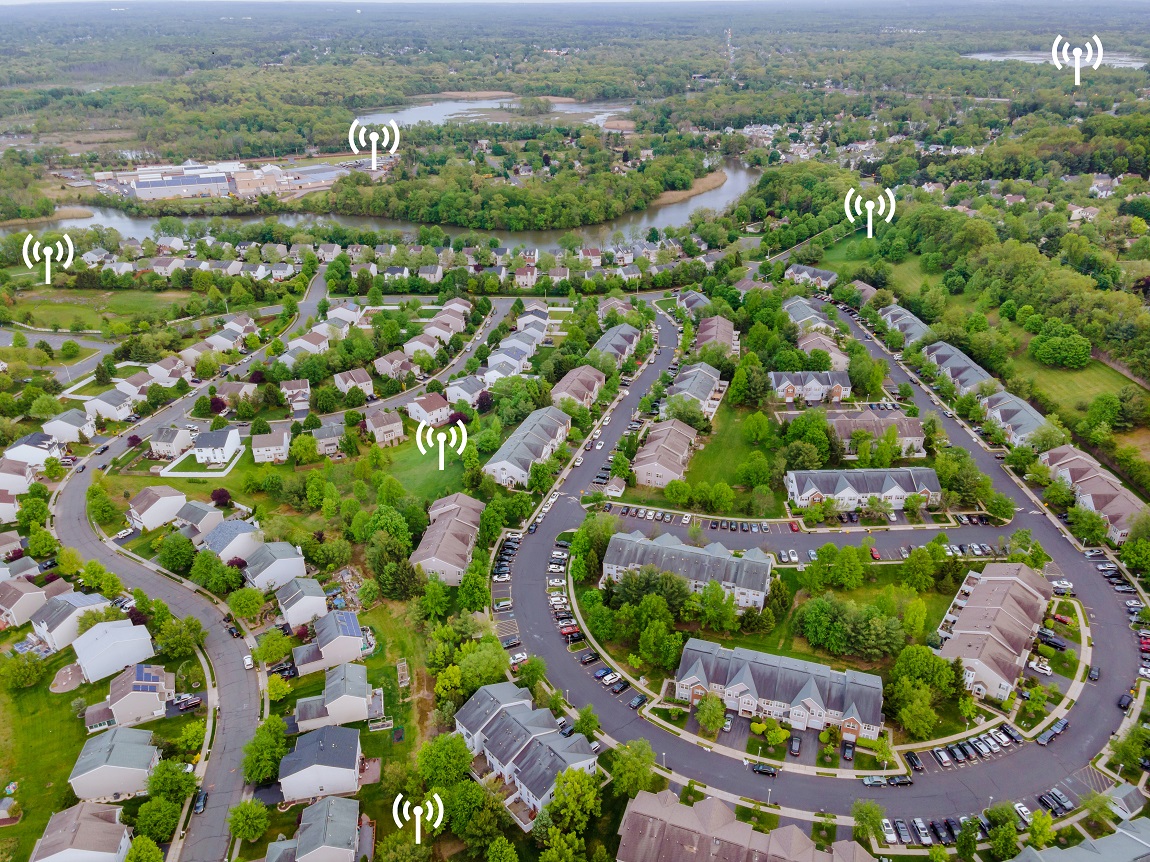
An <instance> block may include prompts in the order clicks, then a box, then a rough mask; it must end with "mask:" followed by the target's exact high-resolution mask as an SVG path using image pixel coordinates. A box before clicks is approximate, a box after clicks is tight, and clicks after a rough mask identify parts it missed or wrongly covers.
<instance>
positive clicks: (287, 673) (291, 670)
mask: <svg viewBox="0 0 1150 862" xmlns="http://www.w3.org/2000/svg"><path fill="white" fill-rule="evenodd" d="M276 673H278V674H279V677H280V679H293V678H295V677H297V676H299V671H298V670H296V669H295V667H285V668H284V669H283V670H281V671H276Z"/></svg>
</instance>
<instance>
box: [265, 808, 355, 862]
mask: <svg viewBox="0 0 1150 862" xmlns="http://www.w3.org/2000/svg"><path fill="white" fill-rule="evenodd" d="M359 830H360V819H359V801H358V800H356V799H344V798H343V797H340V796H329V797H327V798H326V799H320V800H319V801H317V802H313V803H312V804H311V805H309V806H308V807H307V808H305V809H304V810H303V814H301V815H300V823H299V829H297V830H296V833H295V837H294V838H292V839H290V840H286V841H272V842H271V843H269V844H268V849H267V853H266V854H265V855H264V860H265V862H355V860H356V858H357V856H358V854H359V852H360V851H359V842H360V832H359Z"/></svg>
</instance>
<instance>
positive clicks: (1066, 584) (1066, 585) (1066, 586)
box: [1050, 578, 1074, 590]
mask: <svg viewBox="0 0 1150 862" xmlns="http://www.w3.org/2000/svg"><path fill="white" fill-rule="evenodd" d="M1050 586H1052V587H1054V589H1056V590H1072V589H1074V584H1072V583H1070V581H1068V580H1066V578H1060V579H1059V580H1057V581H1051V582H1050Z"/></svg>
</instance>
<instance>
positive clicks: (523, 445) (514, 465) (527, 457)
mask: <svg viewBox="0 0 1150 862" xmlns="http://www.w3.org/2000/svg"><path fill="white" fill-rule="evenodd" d="M570 430H571V417H570V416H568V415H567V414H566V413H564V412H563V411H562V410H560V409H559V408H557V407H543V408H540V409H539V410H536V411H534V412H532V413H531V414H530V415H528V417H527V418H526V419H524V420H523V423H522V424H521V425H520V426H519V427H518V428H516V429H515V430H514V431H513V432H512V433H511V436H510V437H508V438H507V439H506V440H505V441H504V442H503V445H502V446H500V447H499V450H498V451H497V452H496V453H495V454H494V455H492V456H491V460H490V461H488V462H487V463H486V464H485V465H484V466H483V472H484V473H486V474H487V475H489V476H491V477H492V478H493V479H495V481H496V482H498V483H499V484H501V485H506V486H508V487H511V486H512V485H524V486H525V485H526V484H527V480H528V479H529V478H530V476H531V465H532V464H534V463H536V462H543V461H546V460H547V459H548V458H550V457H551V456H552V455H554V454H555V452H556V450H558V448H559V447H560V446H561V445H562V444H563V441H564V440H566V439H567V433H568V432H569V431H570Z"/></svg>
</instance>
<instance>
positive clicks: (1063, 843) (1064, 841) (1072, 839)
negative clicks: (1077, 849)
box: [1054, 826, 1086, 847]
mask: <svg viewBox="0 0 1150 862" xmlns="http://www.w3.org/2000/svg"><path fill="white" fill-rule="evenodd" d="M1085 840H1086V838H1085V836H1084V835H1083V834H1082V833H1081V832H1079V831H1078V830H1077V829H1075V828H1074V827H1073V826H1063V827H1062V828H1061V829H1059V830H1058V831H1057V832H1056V833H1055V834H1054V845H1055V846H1056V847H1074V846H1076V845H1078V844H1081V843H1082V842H1083V841H1085Z"/></svg>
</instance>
